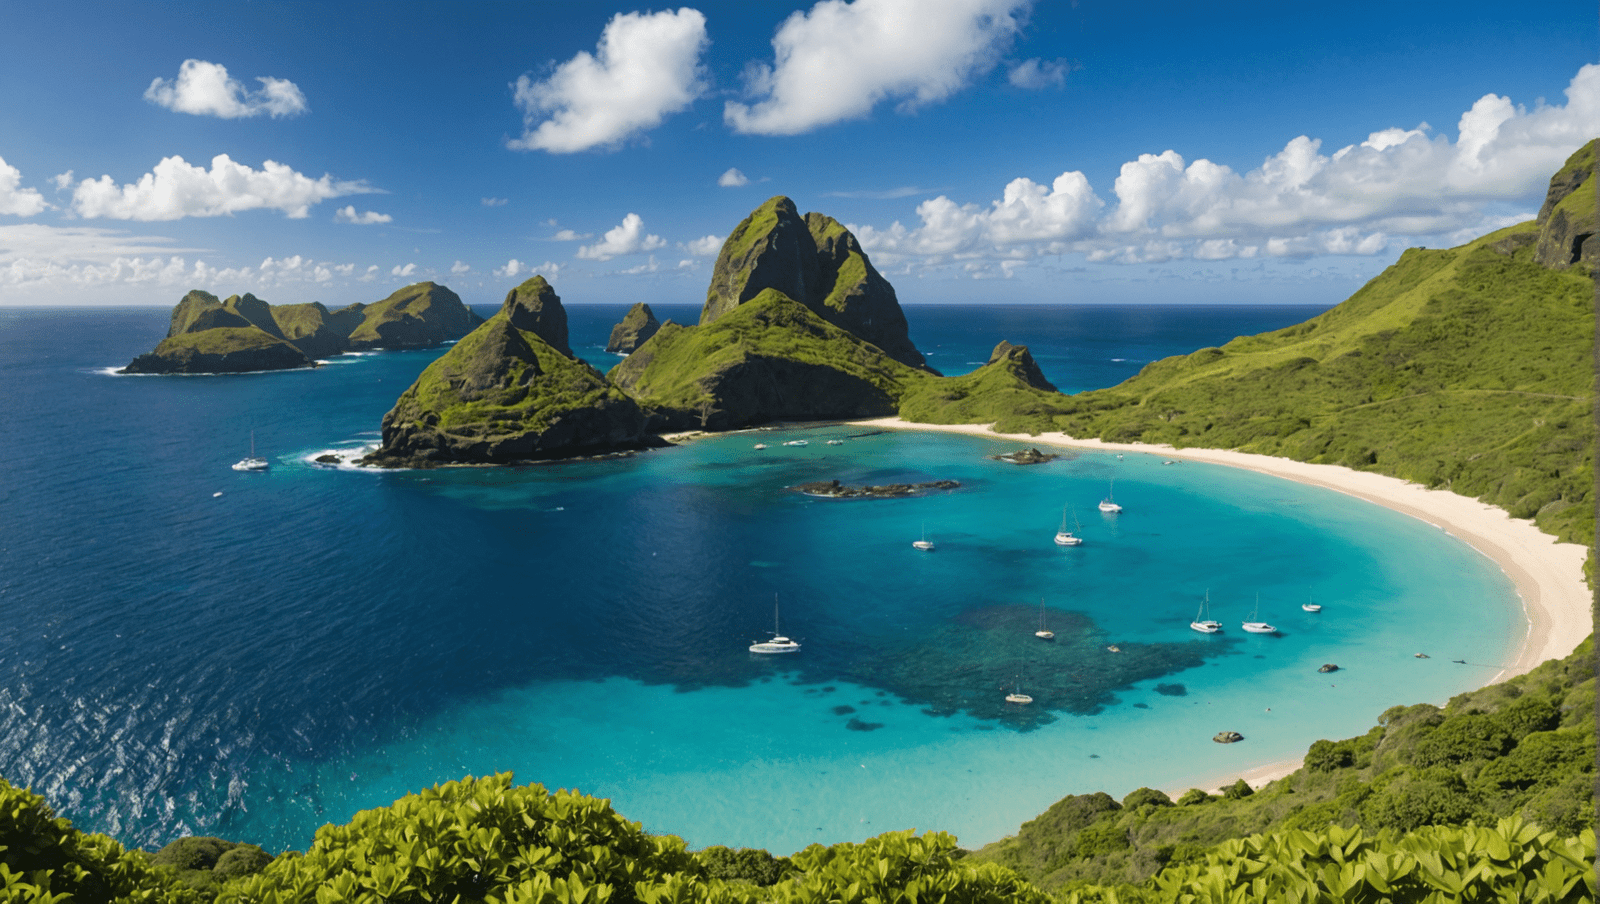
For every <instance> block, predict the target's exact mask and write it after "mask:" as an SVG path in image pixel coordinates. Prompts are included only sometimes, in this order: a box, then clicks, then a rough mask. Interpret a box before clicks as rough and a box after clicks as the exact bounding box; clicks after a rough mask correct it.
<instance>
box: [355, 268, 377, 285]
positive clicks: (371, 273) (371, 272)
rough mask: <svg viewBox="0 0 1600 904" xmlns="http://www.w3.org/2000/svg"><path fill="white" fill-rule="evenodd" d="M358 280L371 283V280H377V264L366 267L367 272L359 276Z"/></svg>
mask: <svg viewBox="0 0 1600 904" xmlns="http://www.w3.org/2000/svg"><path fill="white" fill-rule="evenodd" d="M359 278H360V280H361V281H362V282H372V281H373V280H375V279H377V278H378V265H377V264H373V265H371V266H370V267H368V268H367V272H365V273H363V274H361V276H360V277H359Z"/></svg>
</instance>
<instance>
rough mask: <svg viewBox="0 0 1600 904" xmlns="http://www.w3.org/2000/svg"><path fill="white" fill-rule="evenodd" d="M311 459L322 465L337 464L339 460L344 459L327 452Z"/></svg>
mask: <svg viewBox="0 0 1600 904" xmlns="http://www.w3.org/2000/svg"><path fill="white" fill-rule="evenodd" d="M312 461H314V462H316V463H318V464H323V465H336V464H339V463H340V462H342V461H344V459H342V458H340V457H339V456H337V455H333V454H328V455H318V456H317V457H316V458H313V459H312Z"/></svg>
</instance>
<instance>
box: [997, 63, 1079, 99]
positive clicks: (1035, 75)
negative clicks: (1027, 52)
mask: <svg viewBox="0 0 1600 904" xmlns="http://www.w3.org/2000/svg"><path fill="white" fill-rule="evenodd" d="M1070 69H1072V65H1071V64H1070V63H1068V62H1067V61H1066V60H1040V59H1032V60H1023V61H1022V62H1020V63H1018V64H1016V65H1015V66H1012V67H1011V72H1010V74H1009V75H1008V76H1007V79H1008V80H1009V81H1010V82H1011V84H1012V85H1014V86H1016V87H1018V88H1022V89H1024V90H1026V91H1037V90H1039V89H1041V88H1050V87H1056V88H1059V87H1061V86H1062V85H1065V84H1066V83H1067V72H1068V71H1069V70H1070Z"/></svg>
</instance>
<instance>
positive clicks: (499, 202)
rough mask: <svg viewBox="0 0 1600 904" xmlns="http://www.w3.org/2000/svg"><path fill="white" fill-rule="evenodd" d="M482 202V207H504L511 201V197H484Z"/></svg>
mask: <svg viewBox="0 0 1600 904" xmlns="http://www.w3.org/2000/svg"><path fill="white" fill-rule="evenodd" d="M482 203H483V206H484V207H504V206H506V205H507V204H509V203H511V199H510V198H484V199H483V202H482Z"/></svg>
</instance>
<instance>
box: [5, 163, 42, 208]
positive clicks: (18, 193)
mask: <svg viewBox="0 0 1600 904" xmlns="http://www.w3.org/2000/svg"><path fill="white" fill-rule="evenodd" d="M49 207H50V205H49V204H46V203H45V200H44V196H43V195H41V194H39V191H38V189H34V188H23V187H22V170H19V169H17V168H16V167H14V166H11V165H10V164H8V163H6V161H5V158H4V157H0V214H10V215H12V216H16V217H31V216H33V215H34V214H36V213H39V212H41V211H43V210H46V209H47V208H49Z"/></svg>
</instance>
